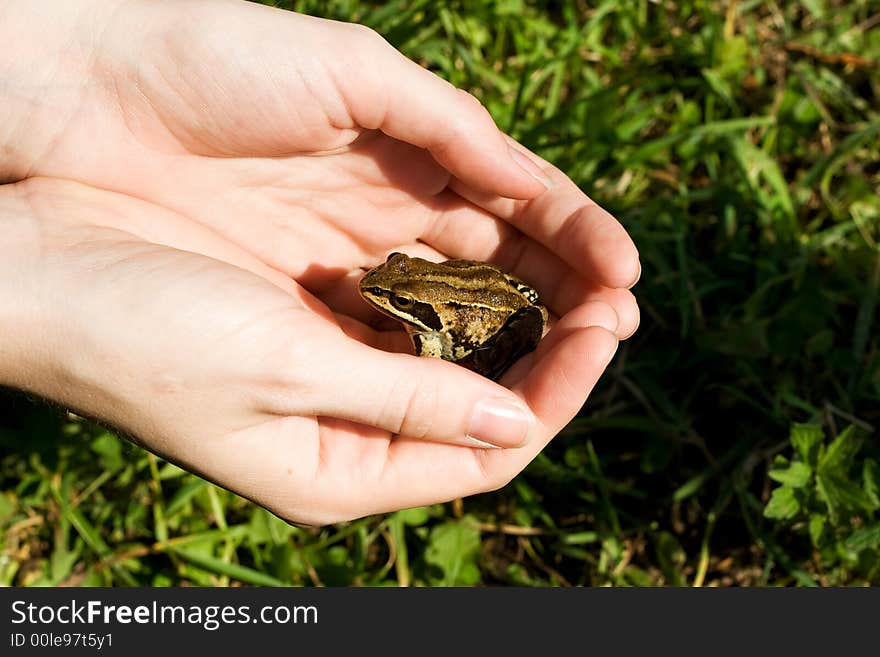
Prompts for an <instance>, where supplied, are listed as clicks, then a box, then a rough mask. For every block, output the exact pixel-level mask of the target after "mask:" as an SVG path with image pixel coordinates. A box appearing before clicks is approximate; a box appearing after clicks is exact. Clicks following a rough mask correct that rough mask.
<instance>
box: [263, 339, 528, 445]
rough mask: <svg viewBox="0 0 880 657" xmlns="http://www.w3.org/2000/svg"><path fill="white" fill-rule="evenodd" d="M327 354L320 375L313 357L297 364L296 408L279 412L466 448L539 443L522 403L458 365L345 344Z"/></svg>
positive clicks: (327, 349)
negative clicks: (311, 362)
mask: <svg viewBox="0 0 880 657" xmlns="http://www.w3.org/2000/svg"><path fill="white" fill-rule="evenodd" d="M321 353H322V354H323V356H322V358H323V359H324V363H323V367H322V368H320V369H318V368H304V367H303V366H302V362H304V361H306V360H307V359H308V358H309V355H308V354H299V355H298V356H296V357H295V358H294V361H295V362H298V363H299V365H298V371H297V373H296V374H295V377H296V379H295V380H294V383H293V385H292V386H291V391H290V394H289V395H287V397H289V400H290V401H289V402H283V403H282V406H281V407H280V408H276V409H274V412H280V413H290V414H292V413H297V414H309V415H318V416H326V417H334V418H339V419H343V420H350V421H352V422H359V423H361V424H366V425H369V426H372V427H379V428H381V429H385V430H387V431H390V432H392V433H394V434H400V435H405V436H411V437H414V438H418V439H420V440H431V441H439V442H451V443H455V444H460V445H476V444H483V445H485V444H486V443H488V444H490V445H493V446H497V447H516V446H519V445H522V444H524V443H525V442H527V441H528V440H529V439H530V438H531V437H532V432H533V429H534V427H535V426H536V421H535V418H534V416H533V415H532V413H531V411H530V410H529V409H528V407H527V406H526V405H525V404H524V403H523V402H522V400H521V399H519V398H518V397H517V396H516V395H514V394H513V393H511V392H510V390H508V389H507V388H504V387H503V386H501V385H499V384H497V383H495V382H493V381H490V380H489V379H486V378H485V377H482V376H480V375H478V374H475V373H474V372H471V371H469V370H466V369H464V368H463V367H460V366H458V365H454V364H452V363H448V362H446V361H442V360H440V359H437V358H420V357H416V356H412V355H408V354H395V353H386V352H382V351H378V350H376V349H371V348H369V347H366V346H364V345H362V344H359V343H357V342H355V341H352V340H344V339H340V340H336V341H334V344H330V345H326V346H325V347H324V348H322V349H321ZM340 391H345V392H344V394H343V393H341V392H340ZM284 403H286V404H289V405H288V406H285V405H284Z"/></svg>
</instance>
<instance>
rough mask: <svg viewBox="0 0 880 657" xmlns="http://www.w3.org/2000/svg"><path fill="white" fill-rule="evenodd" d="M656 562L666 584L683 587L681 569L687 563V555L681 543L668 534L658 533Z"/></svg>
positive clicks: (683, 580) (683, 579)
mask: <svg viewBox="0 0 880 657" xmlns="http://www.w3.org/2000/svg"><path fill="white" fill-rule="evenodd" d="M657 560H658V561H659V562H660V570H661V571H662V572H663V577H664V578H665V579H666V583H667V584H669V585H670V586H684V584H685V577H684V574H683V573H682V568H683V566H684V565H685V563H686V562H687V555H686V554H685V551H684V548H683V547H681V543H679V542H678V539H677V538H675V536H673V535H672V534H671V533H670V532H665V531H664V532H660V534H659V535H658V536H657Z"/></svg>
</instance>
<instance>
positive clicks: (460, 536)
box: [425, 521, 480, 586]
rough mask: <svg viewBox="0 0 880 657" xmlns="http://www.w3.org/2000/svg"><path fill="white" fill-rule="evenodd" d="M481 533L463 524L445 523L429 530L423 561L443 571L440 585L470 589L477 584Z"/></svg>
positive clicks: (478, 579)
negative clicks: (468, 587) (469, 587)
mask: <svg viewBox="0 0 880 657" xmlns="http://www.w3.org/2000/svg"><path fill="white" fill-rule="evenodd" d="M479 556H480V532H479V530H478V529H477V528H476V527H474V526H472V525H470V524H468V523H466V522H454V521H448V522H445V523H443V524H442V525H437V526H436V527H434V528H433V529H432V530H431V535H430V538H429V541H428V548H427V550H426V551H425V560H426V561H427V562H428V563H429V564H432V565H434V566H437V567H438V568H440V570H442V571H443V577H442V578H441V579H440V580H439V581H438V582H437V584H439V585H441V586H472V585H474V584H477V583H479V581H480V569H479V568H478V567H477V559H478V557H479Z"/></svg>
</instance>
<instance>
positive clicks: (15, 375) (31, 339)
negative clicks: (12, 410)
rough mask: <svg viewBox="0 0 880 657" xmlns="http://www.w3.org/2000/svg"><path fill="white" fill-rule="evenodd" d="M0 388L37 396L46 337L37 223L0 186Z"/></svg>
mask: <svg viewBox="0 0 880 657" xmlns="http://www.w3.org/2000/svg"><path fill="white" fill-rule="evenodd" d="M0 230H2V232H3V240H2V241H0V386H9V387H13V388H20V389H25V390H29V391H31V392H38V391H37V390H35V389H34V384H35V383H36V381H37V380H38V379H39V371H38V370H39V369H40V365H39V362H38V361H39V360H40V354H41V353H44V352H45V349H43V348H42V347H41V346H40V343H39V342H40V340H41V339H42V337H43V336H44V335H45V333H46V331H45V321H44V320H43V319H41V315H42V311H43V307H42V305H41V304H40V302H39V298H38V297H39V293H38V289H39V282H38V281H39V277H40V275H41V273H42V271H43V269H44V268H43V267H41V266H40V265H39V262H38V260H39V253H40V246H39V244H40V243H39V231H38V226H37V221H36V220H35V219H33V218H32V217H30V216H29V215H28V214H27V212H26V208H24V207H22V206H21V205H20V204H19V203H17V202H16V199H15V192H14V186H12V185H3V186H0Z"/></svg>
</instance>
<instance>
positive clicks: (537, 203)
mask: <svg viewBox="0 0 880 657" xmlns="http://www.w3.org/2000/svg"><path fill="white" fill-rule="evenodd" d="M518 148H521V149H522V152H523V153H527V151H526V150H525V149H524V148H523V147H521V146H519V147H518ZM528 156H529V157H534V158H535V161H536V162H543V161H542V160H540V159H539V158H537V156H534V155H533V154H531V153H528ZM543 166H544V170H545V172H546V173H547V175H548V176H549V177H550V179H551V180H552V181H553V186H552V188H551V189H550V191H548V192H547V193H546V194H542V195H541V196H539V197H537V198H535V199H532V200H531V201H513V200H511V199H505V198H501V197H499V196H498V195H493V194H491V193H487V192H485V191H483V190H478V189H474V188H473V187H471V186H470V185H468V184H467V182H465V181H460V180H453V181H451V182H450V188H451V189H452V190H454V191H455V192H456V193H458V194H460V195H461V196H462V197H464V198H466V199H467V200H469V201H470V202H472V203H474V204H475V205H477V206H479V207H481V208H483V209H485V210H487V211H488V212H491V213H492V214H494V215H496V216H498V217H500V218H501V219H504V220H506V221H508V222H510V224H511V225H513V226H515V227H516V228H518V229H519V230H521V231H522V232H523V233H525V234H526V235H529V236H531V237H533V238H534V239H535V240H536V241H538V242H540V243H541V244H543V245H545V246H546V247H547V248H548V249H550V251H552V252H553V253H555V254H557V255H558V256H559V257H561V258H562V259H563V260H564V261H565V262H566V263H567V264H569V265H570V266H571V267H573V268H575V269H576V270H578V271H579V272H580V273H581V274H582V275H584V276H585V277H587V278H590V279H592V280H595V281H596V282H598V283H600V284H602V285H605V286H607V287H620V288H628V287H631V286H632V285H634V284H635V282H636V281H637V280H638V277H639V273H640V271H641V267H640V264H639V257H638V251H637V249H636V247H635V244H633V242H632V239H631V238H630V237H629V235H628V234H627V232H626V230H625V229H624V228H623V226H621V225H620V223H619V222H618V221H617V220H616V219H615V218H614V217H613V216H611V214H609V213H608V212H606V211H605V210H603V209H602V208H601V207H599V206H598V205H597V204H596V203H595V202H594V201H592V200H591V199H590V198H589V197H587V196H586V195H585V194H584V193H583V192H582V191H581V190H580V189H579V188H578V187H577V185H575V184H574V182H572V181H571V180H570V179H569V178H568V177H567V176H566V175H565V174H563V173H562V172H561V171H559V170H558V169H556V168H555V167H553V166H552V165H549V164H547V163H543Z"/></svg>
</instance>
